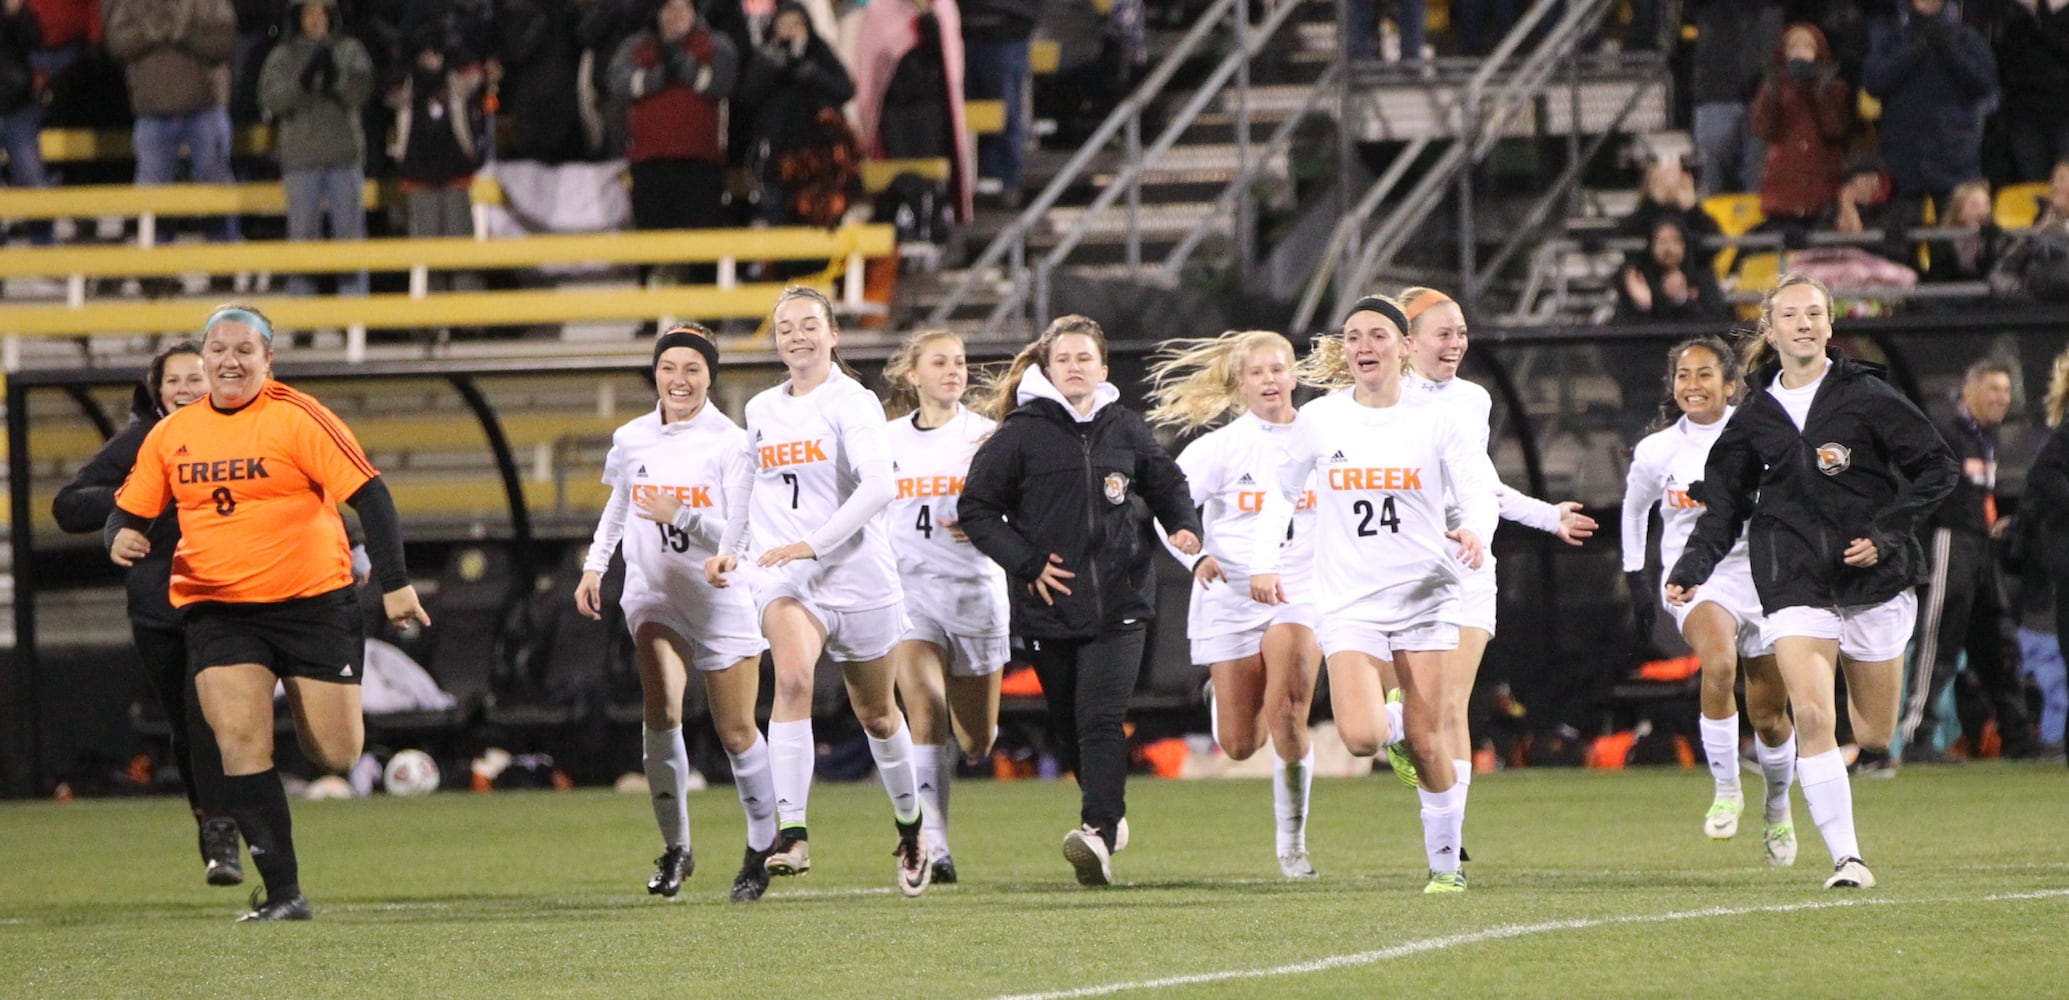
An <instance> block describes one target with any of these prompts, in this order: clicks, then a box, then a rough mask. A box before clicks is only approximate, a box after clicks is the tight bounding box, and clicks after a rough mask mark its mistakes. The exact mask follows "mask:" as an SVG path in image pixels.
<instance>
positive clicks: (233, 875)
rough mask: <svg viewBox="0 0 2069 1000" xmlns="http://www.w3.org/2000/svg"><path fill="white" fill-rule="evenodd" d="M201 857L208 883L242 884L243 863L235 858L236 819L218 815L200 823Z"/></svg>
mask: <svg viewBox="0 0 2069 1000" xmlns="http://www.w3.org/2000/svg"><path fill="white" fill-rule="evenodd" d="M201 858H202V860H203V861H205V862H207V864H208V869H207V878H208V884H209V885H243V884H244V865H243V864H242V863H241V862H240V861H239V860H238V858H237V821H236V820H234V819H230V818H228V817H224V816H218V817H216V818H214V819H211V820H208V821H206V822H204V823H202V824H201Z"/></svg>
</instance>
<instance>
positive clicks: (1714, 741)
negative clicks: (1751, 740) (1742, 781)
mask: <svg viewBox="0 0 2069 1000" xmlns="http://www.w3.org/2000/svg"><path fill="white" fill-rule="evenodd" d="M1696 723H1697V728H1699V729H1700V730H1701V731H1702V734H1703V756H1705V757H1707V758H1709V761H1710V780H1712V781H1715V782H1716V783H1717V795H1718V797H1719V798H1723V797H1726V796H1729V795H1732V794H1734V793H1737V792H1738V791H1739V714H1738V713H1737V712H1733V713H1731V714H1730V715H1728V716H1726V717H1724V718H1722V719H1712V718H1710V717H1709V716H1707V715H1704V716H1699V717H1698V718H1697V719H1696ZM1755 742H1758V741H1757V740H1756V741H1755Z"/></svg>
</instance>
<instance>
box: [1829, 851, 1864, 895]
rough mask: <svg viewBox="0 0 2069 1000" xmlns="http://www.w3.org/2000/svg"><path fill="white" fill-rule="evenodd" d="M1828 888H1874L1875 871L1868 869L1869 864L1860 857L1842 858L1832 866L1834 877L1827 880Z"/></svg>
mask: <svg viewBox="0 0 2069 1000" xmlns="http://www.w3.org/2000/svg"><path fill="white" fill-rule="evenodd" d="M1825 888H1827V889H1873V888H1875V873H1874V872H1871V871H1869V870H1868V864H1867V862H1865V861H1862V860H1861V859H1859V858H1842V859H1841V860H1840V862H1839V863H1838V864H1836V865H1833V866H1832V877H1831V878H1828V879H1826V880H1825Z"/></svg>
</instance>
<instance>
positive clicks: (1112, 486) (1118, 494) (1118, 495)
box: [1106, 472, 1128, 506]
mask: <svg viewBox="0 0 2069 1000" xmlns="http://www.w3.org/2000/svg"><path fill="white" fill-rule="evenodd" d="M1127 501H1128V477H1127V475H1126V474H1124V473H1119V472H1109V473H1107V474H1106V502H1107V503H1110V504H1114V505H1116V506H1118V505H1120V504H1123V503H1126V502H1127Z"/></svg>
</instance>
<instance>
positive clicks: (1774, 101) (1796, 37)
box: [1752, 24, 1854, 228]
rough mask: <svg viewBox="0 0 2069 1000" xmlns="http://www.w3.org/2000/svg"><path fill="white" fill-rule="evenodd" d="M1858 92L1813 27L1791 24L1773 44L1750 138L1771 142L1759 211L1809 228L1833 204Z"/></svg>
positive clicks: (1783, 222) (1756, 98) (1776, 220)
mask: <svg viewBox="0 0 2069 1000" xmlns="http://www.w3.org/2000/svg"><path fill="white" fill-rule="evenodd" d="M1853 118H1854V113H1853V90H1852V88H1851V87H1849V86H1848V85H1847V83H1846V81H1845V80H1843V79H1841V78H1840V77H1839V62H1838V60H1836V59H1834V58H1833V56H1832V47H1831V46H1830V45H1829V44H1827V43H1826V42H1825V34H1824V32H1822V31H1819V30H1818V29H1817V28H1816V27H1815V26H1814V25H1810V24H1792V25H1789V27H1788V28H1787V29H1785V30H1783V32H1782V37H1781V41H1780V43H1779V44H1777V45H1776V46H1775V54H1774V68H1773V69H1772V70H1771V71H1769V72H1768V74H1767V79H1765V80H1763V81H1761V84H1760V89H1759V91H1757V92H1756V93H1755V94H1754V95H1753V111H1752V128H1753V134H1754V135H1757V136H1759V137H1760V138H1761V139H1762V140H1764V141H1765V142H1766V143H1767V164H1766V169H1765V170H1764V171H1763V172H1762V173H1761V179H1760V213H1761V214H1762V215H1765V216H1766V217H1767V218H1768V219H1769V220H1771V221H1772V222H1774V223H1775V224H1777V225H1788V226H1795V227H1797V228H1807V227H1809V226H1810V225H1811V223H1812V221H1813V220H1814V219H1816V218H1817V216H1818V213H1820V212H1822V211H1824V210H1825V208H1826V207H1827V206H1829V205H1831V204H1832V199H1833V196H1834V195H1835V193H1836V192H1837V191H1838V190H1839V180H1840V171H1841V170H1842V169H1843V168H1844V167H1845V165H1846V133H1847V130H1849V129H1850V128H1852V127H1853Z"/></svg>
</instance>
